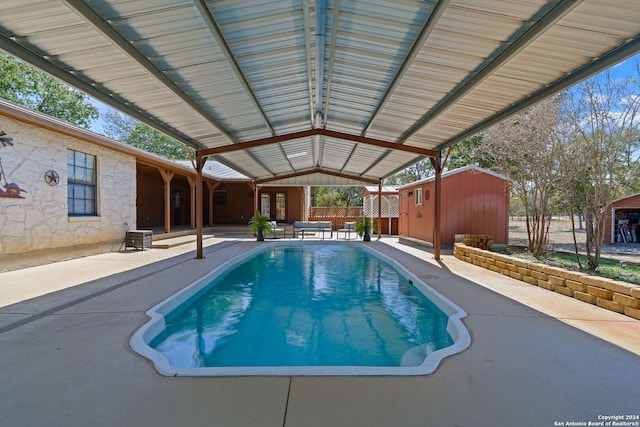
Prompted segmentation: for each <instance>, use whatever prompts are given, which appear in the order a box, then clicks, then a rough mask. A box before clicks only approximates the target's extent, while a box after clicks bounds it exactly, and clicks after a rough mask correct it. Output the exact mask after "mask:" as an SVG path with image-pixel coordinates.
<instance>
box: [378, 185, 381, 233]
mask: <svg viewBox="0 0 640 427" xmlns="http://www.w3.org/2000/svg"><path fill="white" fill-rule="evenodd" d="M380 239H382V180H380V181H379V182H378V240H380Z"/></svg>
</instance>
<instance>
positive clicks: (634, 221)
mask: <svg viewBox="0 0 640 427" xmlns="http://www.w3.org/2000/svg"><path fill="white" fill-rule="evenodd" d="M607 211H608V212H607V217H606V219H605V230H609V232H605V234H604V239H603V243H605V244H611V243H640V193H638V194H633V195H631V196H627V197H623V198H621V199H618V200H614V201H613V202H611V203H610V204H609V207H608V208H607Z"/></svg>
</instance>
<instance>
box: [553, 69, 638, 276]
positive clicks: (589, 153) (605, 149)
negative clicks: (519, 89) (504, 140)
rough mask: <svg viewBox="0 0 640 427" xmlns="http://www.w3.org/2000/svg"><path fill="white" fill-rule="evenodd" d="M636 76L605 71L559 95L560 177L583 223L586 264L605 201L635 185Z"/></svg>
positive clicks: (596, 244)
mask: <svg viewBox="0 0 640 427" xmlns="http://www.w3.org/2000/svg"><path fill="white" fill-rule="evenodd" d="M639 67H640V66H639V64H638V63H636V76H635V77H632V78H627V79H614V78H613V77H612V75H611V73H610V72H609V71H607V72H604V73H601V74H598V75H596V76H595V77H592V78H590V79H588V80H586V81H584V82H583V83H581V84H579V85H577V86H575V87H573V88H572V89H570V90H568V91H567V92H566V93H565V94H564V97H563V103H562V108H561V113H562V119H563V121H564V123H565V125H566V130H567V131H568V134H567V141H566V144H565V147H564V148H565V153H566V154H565V156H564V159H565V161H564V162H565V165H564V168H566V169H567V170H569V171H571V174H570V175H571V179H570V180H566V181H565V185H566V186H567V188H566V189H567V191H571V193H572V194H573V195H575V196H576V197H575V198H574V206H576V207H577V208H580V209H583V211H584V216H585V223H586V231H587V233H586V242H585V245H586V252H587V264H588V265H587V267H588V269H590V270H595V269H597V268H598V265H599V262H600V251H601V246H602V242H603V238H604V233H605V232H606V230H605V217H606V215H607V209H608V205H609V204H610V203H611V202H612V201H613V200H615V199H617V198H619V197H621V196H624V195H625V194H626V193H627V192H628V191H631V190H632V189H634V188H637V185H638V181H639V180H640V174H639V158H638V157H639V153H638V151H639V148H640V142H639V140H640V86H639V84H638V77H639V74H640V73H638V68H639Z"/></svg>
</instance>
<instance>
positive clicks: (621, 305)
mask: <svg viewBox="0 0 640 427" xmlns="http://www.w3.org/2000/svg"><path fill="white" fill-rule="evenodd" d="M453 255H454V256H455V257H456V258H458V259H460V260H463V261H466V262H469V263H472V264H474V265H477V266H479V267H482V268H486V269H488V270H492V271H495V272H498V273H501V274H504V275H506V276H510V277H512V278H514V279H518V280H521V281H523V282H527V283H529V284H531V285H535V286H539V287H541V288H544V289H548V290H550V291H554V292H557V293H559V294H562V295H566V296H569V297H572V298H575V299H578V300H580V301H584V302H587V303H589V304H594V305H597V306H599V307H602V308H606V309H607V310H611V311H615V312H616V313H622V314H625V315H627V316H629V317H633V318H634V319H640V286H638V285H633V284H631V283H626V282H620V281H616V280H610V279H606V278H603V277H598V276H590V275H588V274H584V273H580V272H577V271H569V270H564V269H562V268H558V267H552V266H549V265H545V264H540V263H535V262H528V261H526V260H523V259H519V258H515V257H511V256H508V255H502V254H498V253H495V252H490V251H486V250H483V249H479V248H473V247H471V246H467V245H465V244H462V243H456V244H455V245H454V250H453Z"/></svg>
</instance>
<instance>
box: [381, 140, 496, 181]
mask: <svg viewBox="0 0 640 427" xmlns="http://www.w3.org/2000/svg"><path fill="white" fill-rule="evenodd" d="M481 144H482V135H476V136H472V137H471V138H467V139H465V140H463V141H462V142H459V143H457V144H455V145H452V146H451V147H449V148H448V149H447V150H446V151H445V152H444V153H443V159H442V160H443V167H444V168H446V169H447V170H453V169H458V168H461V167H464V166H468V165H471V164H476V165H478V166H480V167H483V168H489V167H490V166H491V163H490V159H489V158H486V157H482V151H481V150H480V149H479V148H480V146H481ZM434 174H435V171H434V169H433V165H432V164H431V160H429V159H423V160H420V161H419V162H417V163H415V164H413V165H411V166H409V167H408V168H406V169H404V170H403V171H401V172H398V173H397V174H395V175H393V176H391V177H389V178H387V179H385V181H384V183H385V184H386V185H404V184H410V183H412V182H416V181H420V180H422V179H426V178H428V177H429V176H433V175H434Z"/></svg>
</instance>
